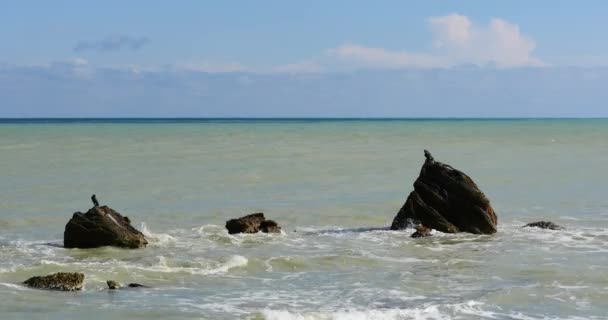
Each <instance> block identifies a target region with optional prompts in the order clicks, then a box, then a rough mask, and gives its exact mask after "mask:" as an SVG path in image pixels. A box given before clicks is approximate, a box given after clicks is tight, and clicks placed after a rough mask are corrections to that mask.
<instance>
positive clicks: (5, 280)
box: [0, 119, 608, 319]
mask: <svg viewBox="0 0 608 320" xmlns="http://www.w3.org/2000/svg"><path fill="white" fill-rule="evenodd" d="M423 149H429V150H430V151H431V152H432V153H433V155H434V156H435V158H436V159H437V160H439V161H442V162H445V163H448V164H450V165H452V166H454V167H455V168H458V169H460V170H462V171H464V172H466V173H467V174H469V175H470V176H471V177H472V178H473V179H474V180H475V181H476V182H477V184H478V185H479V186H480V188H481V189H482V190H483V191H484V192H485V193H486V195H487V196H488V197H489V198H490V200H491V201H492V204H493V206H494V208H495V210H496V212H497V214H498V218H499V232H498V233H497V234H496V235H492V236H476V235H468V234H458V235H446V234H440V233H435V234H434V236H433V237H431V238H428V239H412V238H410V237H409V234H410V233H411V230H407V231H405V232H393V231H388V230H386V227H387V226H388V225H390V222H391V221H392V218H393V217H394V215H395V214H396V212H397V211H398V209H399V208H400V206H401V205H402V204H403V202H404V201H405V197H406V195H407V194H408V193H409V192H410V191H411V190H412V183H413V182H414V180H415V178H416V177H417V175H418V171H419V170H420V166H421V165H422V162H423V160H424V157H423V153H422V150H423ZM607 166H608V120H604V119H598V120H577V119H555V120H550V119H537V120H517V119H511V120H428V119H427V120H373V121H370V120H333V121H329V120H327V121H320V120H314V119H308V120H263V119H261V120H220V119H216V120H208V121H202V120H196V119H191V120H188V121H178V120H172V119H164V120H155V121H151V120H136V119H130V120H108V119H106V120H98V121H84V122H83V121H81V120H72V121H66V120H36V121H31V120H28V121H15V120H10V121H9V120H3V121H0V168H2V169H1V170H2V176H1V179H0V318H2V319H26V318H27V319H30V318H37V319H67V318H77V317H83V316H84V317H87V318H90V319H108V318H116V319H119V318H120V319H134V318H141V319H144V318H145V319H169V318H171V319H200V318H204V319H235V318H237V319H477V318H488V319H607V317H606V314H607V313H608V307H606V306H605V301H606V300H607V299H608V276H607V274H608V272H607V271H608V188H607V185H608V170H607ZM92 193H96V194H97V196H98V199H99V200H100V202H101V203H102V204H107V205H109V206H111V207H113V208H114V209H116V210H117V211H119V212H121V213H123V214H125V215H128V216H129V217H130V218H131V220H132V221H133V224H134V225H135V226H136V227H138V228H140V229H143V230H144V232H145V233H146V235H147V236H148V239H149V241H150V245H149V247H148V248H146V249H143V250H121V249H115V248H100V249H94V250H79V249H73V250H67V249H63V248H62V247H61V245H62V237H63V229H64V227H65V223H66V222H67V221H68V220H69V218H70V217H71V215H72V213H73V212H75V211H84V210H87V209H88V208H89V207H90V206H91V204H90V200H89V197H90V195H91V194H92ZM259 211H262V212H264V213H265V214H266V216H267V217H269V218H271V219H274V220H276V221H278V222H279V223H280V224H281V225H282V226H283V229H284V231H285V232H284V234H281V235H265V234H256V235H236V236H232V235H228V234H227V232H226V231H225V229H224V227H223V225H224V222H225V220H227V219H229V218H233V217H237V216H241V215H244V214H247V213H251V212H259ZM541 219H546V220H552V221H554V222H556V223H558V224H560V225H563V226H565V227H566V228H567V230H565V231H549V230H533V229H521V228H520V226H521V225H523V224H525V223H527V222H531V221H536V220H541ZM57 271H81V272H84V273H85V274H86V278H85V290H84V291H82V292H76V293H58V292H47V291H36V290H30V289H26V288H23V287H21V286H20V285H19V283H20V282H22V281H23V280H25V279H26V278H28V277H30V276H33V275H41V274H47V273H52V272H57ZM108 279H114V280H118V281H119V282H123V283H128V282H138V283H143V284H146V285H149V286H151V287H152V288H150V289H143V290H120V291H116V292H109V291H107V290H106V289H105V280H108Z"/></svg>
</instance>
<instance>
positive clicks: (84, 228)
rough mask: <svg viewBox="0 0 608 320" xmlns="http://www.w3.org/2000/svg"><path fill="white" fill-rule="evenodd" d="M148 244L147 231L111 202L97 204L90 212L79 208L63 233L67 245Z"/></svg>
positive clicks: (68, 246) (89, 246) (130, 245)
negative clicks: (137, 226)
mask: <svg viewBox="0 0 608 320" xmlns="http://www.w3.org/2000/svg"><path fill="white" fill-rule="evenodd" d="M147 244H148V241H146V238H145V237H144V235H143V233H141V232H140V231H139V230H137V229H135V228H134V227H133V226H131V221H130V220H129V218H127V217H123V216H122V215H121V214H120V213H118V212H116V211H114V210H113V209H112V208H110V207H107V206H95V207H93V208H91V209H89V211H87V213H81V212H76V213H74V215H73V216H72V219H70V221H68V223H67V224H66V226H65V232H64V233H63V246H64V247H66V248H97V247H102V246H115V247H121V248H132V249H135V248H142V247H145V246H146V245H147Z"/></svg>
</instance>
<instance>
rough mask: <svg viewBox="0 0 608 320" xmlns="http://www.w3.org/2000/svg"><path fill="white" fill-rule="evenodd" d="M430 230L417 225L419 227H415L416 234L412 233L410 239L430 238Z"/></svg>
mask: <svg viewBox="0 0 608 320" xmlns="http://www.w3.org/2000/svg"><path fill="white" fill-rule="evenodd" d="M432 230H433V229H431V228H427V227H425V226H423V225H421V224H419V225H417V226H416V232H414V233H412V235H411V237H412V238H424V237H430V236H431V231H432Z"/></svg>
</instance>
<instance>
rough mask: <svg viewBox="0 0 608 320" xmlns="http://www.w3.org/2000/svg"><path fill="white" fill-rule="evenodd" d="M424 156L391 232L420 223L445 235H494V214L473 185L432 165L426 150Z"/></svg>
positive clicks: (460, 174) (457, 173) (451, 170)
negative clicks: (459, 233) (416, 177)
mask: <svg viewBox="0 0 608 320" xmlns="http://www.w3.org/2000/svg"><path fill="white" fill-rule="evenodd" d="M425 156H426V161H425V162H424V164H423V165H422V170H421V171H420V175H419V177H418V179H417V180H416V182H414V191H412V192H411V193H410V195H409V196H408V198H407V201H406V202H405V204H404V205H403V207H402V208H401V210H399V212H398V213H397V216H396V217H395V219H394V220H393V223H392V225H391V230H400V229H405V228H407V227H410V226H412V224H413V223H419V224H422V225H423V226H425V227H427V228H430V229H435V230H438V231H441V232H446V233H456V232H470V233H475V234H491V233H495V232H496V225H497V218H496V214H495V213H494V209H492V206H491V205H490V201H489V200H488V198H486V196H485V195H484V194H483V192H481V190H479V188H478V187H477V185H476V184H475V182H473V180H472V179H471V178H470V177H469V176H467V175H466V174H464V173H463V172H461V171H458V170H456V169H454V168H452V167H451V166H449V165H446V164H443V163H441V162H438V161H435V160H434V159H433V157H432V156H431V154H430V153H429V152H428V151H426V150H425Z"/></svg>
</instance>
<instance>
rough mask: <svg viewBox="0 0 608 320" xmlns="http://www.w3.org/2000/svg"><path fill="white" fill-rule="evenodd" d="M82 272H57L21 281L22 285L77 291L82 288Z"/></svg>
mask: <svg viewBox="0 0 608 320" xmlns="http://www.w3.org/2000/svg"><path fill="white" fill-rule="evenodd" d="M83 283H84V274H82V273H66V272H58V273H54V274H51V275H48V276H36V277H31V278H29V279H27V280H25V281H24V282H23V284H24V285H26V286H28V287H30V288H35V289H45V290H58V291H77V290H82V286H83Z"/></svg>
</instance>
